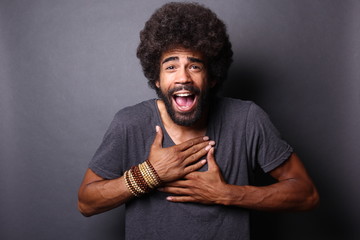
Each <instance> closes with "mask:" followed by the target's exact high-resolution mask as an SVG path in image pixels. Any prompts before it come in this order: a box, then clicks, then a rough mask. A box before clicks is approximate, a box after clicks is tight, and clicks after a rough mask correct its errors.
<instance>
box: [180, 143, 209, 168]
mask: <svg viewBox="0 0 360 240" xmlns="http://www.w3.org/2000/svg"><path fill="white" fill-rule="evenodd" d="M210 149H211V145H209V144H207V145H203V144H201V145H199V146H197V147H194V148H191V149H188V150H187V151H186V152H184V155H183V156H184V157H185V160H184V163H185V164H186V165H190V164H192V163H194V162H196V161H198V160H199V159H200V158H201V157H204V156H206V154H207V153H208V151H209V150H210Z"/></svg>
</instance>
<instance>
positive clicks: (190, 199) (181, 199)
mask: <svg viewBox="0 0 360 240" xmlns="http://www.w3.org/2000/svg"><path fill="white" fill-rule="evenodd" d="M166 200H168V201H170V202H198V200H196V199H195V198H194V197H191V196H169V197H167V198H166Z"/></svg>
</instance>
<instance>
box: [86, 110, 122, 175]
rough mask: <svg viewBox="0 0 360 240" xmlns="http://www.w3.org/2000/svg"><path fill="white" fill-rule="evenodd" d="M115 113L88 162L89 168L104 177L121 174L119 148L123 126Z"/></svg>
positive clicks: (120, 147)
mask: <svg viewBox="0 0 360 240" xmlns="http://www.w3.org/2000/svg"><path fill="white" fill-rule="evenodd" d="M118 115H119V114H117V115H115V117H114V119H113V121H112V122H111V124H110V126H109V128H108V129H107V131H106V133H105V135H104V137H103V140H102V142H101V144H100V146H99V147H98V149H97V150H96V152H95V154H94V156H93V158H92V159H91V161H90V163H89V168H90V169H91V170H92V171H93V172H95V173H96V174H97V175H99V176H101V177H103V178H105V179H114V178H118V177H120V176H121V175H122V173H123V169H122V165H121V153H122V151H121V149H122V146H123V144H121V143H124V142H125V139H123V137H124V136H125V134H124V133H125V131H124V130H125V128H124V127H123V126H122V124H121V121H119V119H118V118H119V116H118Z"/></svg>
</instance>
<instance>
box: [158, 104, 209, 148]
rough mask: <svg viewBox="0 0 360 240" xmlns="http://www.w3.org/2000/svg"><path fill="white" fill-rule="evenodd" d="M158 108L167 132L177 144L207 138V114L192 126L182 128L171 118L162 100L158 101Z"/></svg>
mask: <svg viewBox="0 0 360 240" xmlns="http://www.w3.org/2000/svg"><path fill="white" fill-rule="evenodd" d="M157 106H158V109H159V112H160V116H161V120H162V122H163V124H164V127H165V130H166V132H167V133H168V134H169V136H170V137H171V139H172V140H173V142H174V143H175V144H179V143H182V142H185V141H187V140H189V139H192V138H195V137H200V136H205V133H206V127H207V112H208V111H205V112H204V113H203V115H202V117H201V118H200V119H199V120H198V121H197V122H196V123H195V124H194V125H191V126H181V125H178V124H176V123H175V122H174V121H173V120H172V119H171V117H170V116H169V114H168V112H167V110H166V107H165V104H164V102H163V101H162V100H157Z"/></svg>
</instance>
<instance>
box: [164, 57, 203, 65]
mask: <svg viewBox="0 0 360 240" xmlns="http://www.w3.org/2000/svg"><path fill="white" fill-rule="evenodd" d="M187 59H188V60H189V61H190V62H197V63H204V61H203V60H201V59H199V58H194V57H188V58H187ZM170 61H179V57H168V58H165V59H164V61H162V63H161V64H164V63H167V62H170Z"/></svg>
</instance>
